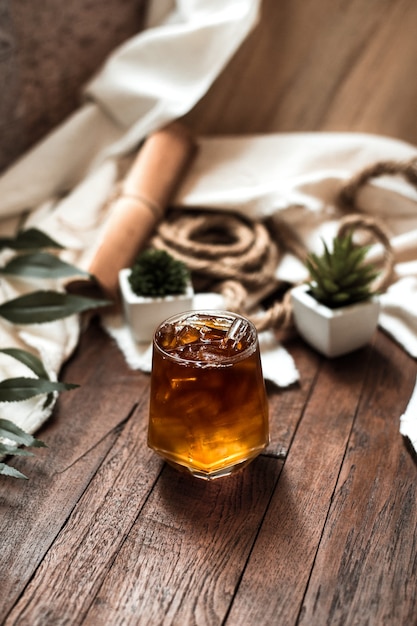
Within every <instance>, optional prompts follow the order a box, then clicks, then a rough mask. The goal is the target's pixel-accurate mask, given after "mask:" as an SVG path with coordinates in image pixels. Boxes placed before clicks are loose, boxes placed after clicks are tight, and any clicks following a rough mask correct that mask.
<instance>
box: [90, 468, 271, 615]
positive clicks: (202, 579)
mask: <svg viewBox="0 0 417 626" xmlns="http://www.w3.org/2000/svg"><path fill="white" fill-rule="evenodd" d="M280 469H281V463H280V462H277V461H275V460H271V459H265V458H263V457H260V458H258V459H256V460H255V461H254V462H253V463H252V464H251V465H250V466H249V467H248V468H247V470H248V471H247V472H240V473H239V474H237V475H235V476H232V477H230V479H228V480H225V481H221V480H218V481H214V482H203V481H196V480H194V479H192V478H191V477H189V476H186V475H182V474H180V473H178V472H176V471H174V470H172V469H170V468H169V467H166V468H165V469H164V472H163V473H162V475H161V478H160V480H159V481H158V484H157V485H156V487H155V489H154V490H153V492H152V494H151V496H150V498H149V500H148V501H147V503H146V506H145V507H144V510H143V511H142V514H141V516H140V518H139V519H138V520H137V522H136V523H135V525H134V527H133V528H132V531H131V532H130V534H129V537H128V538H127V540H126V542H125V544H124V546H123V548H122V549H121V550H120V552H119V554H118V557H117V559H116V560H115V562H114V565H113V567H112V569H111V571H110V572H109V575H108V577H107V579H106V581H105V583H104V585H103V586H102V588H101V589H100V591H99V593H98V594H97V597H96V598H95V600H94V602H93V604H92V607H91V610H90V612H89V614H88V615H87V618H86V620H85V621H84V624H86V625H87V624H88V625H91V626H95V625H96V624H103V623H111V624H113V625H115V626H116V625H118V624H132V626H133V625H136V624H141V625H145V624H146V625H148V626H154V625H155V624H162V623H169V624H177V625H178V626H181V625H182V624H201V625H203V624H207V625H208V624H211V625H214V624H218V625H220V624H222V622H223V619H224V617H225V615H226V612H227V610H228V607H229V604H230V602H231V599H232V598H233V595H234V591H235V588H236V586H237V584H238V582H239V578H240V575H241V571H242V569H243V568H244V566H245V563H246V561H247V559H248V556H249V553H250V550H251V548H252V545H253V543H254V541H255V539H256V535H257V531H258V527H259V524H260V522H261V520H262V518H263V516H264V514H265V511H266V508H267V506H268V503H269V500H270V497H271V494H272V491H273V489H274V486H275V483H276V480H277V478H278V475H279V472H280Z"/></svg>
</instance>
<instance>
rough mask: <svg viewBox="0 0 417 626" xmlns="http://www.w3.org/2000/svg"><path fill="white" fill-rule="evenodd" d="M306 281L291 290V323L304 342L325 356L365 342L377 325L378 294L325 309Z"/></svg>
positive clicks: (355, 348) (346, 350)
mask: <svg viewBox="0 0 417 626" xmlns="http://www.w3.org/2000/svg"><path fill="white" fill-rule="evenodd" d="M308 291H309V287H308V285H307V284H303V285H299V286H297V287H294V288H293V289H292V291H291V301H292V306H293V315H294V324H295V327H296V329H297V331H298V332H299V334H300V335H301V337H303V339H304V340H305V341H307V343H309V344H310V345H311V346H312V347H313V348H315V349H316V350H318V351H319V352H321V354H324V355H325V356H328V357H336V356H341V355H342V354H347V353H349V352H353V351H354V350H357V349H358V348H361V347H362V346H364V345H366V344H367V343H368V341H369V340H370V339H371V337H372V335H373V333H374V332H375V330H376V327H377V325H378V316H379V310H380V301H379V298H378V296H373V297H372V298H370V299H369V300H364V301H362V302H358V303H356V304H350V305H348V306H345V307H340V308H337V309H329V308H328V307H327V306H325V305H324V304H320V303H319V302H317V300H315V299H314V298H313V297H312V296H311V295H310V294H309V293H308Z"/></svg>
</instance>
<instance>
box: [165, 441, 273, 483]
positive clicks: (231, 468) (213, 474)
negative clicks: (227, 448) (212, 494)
mask: <svg viewBox="0 0 417 626" xmlns="http://www.w3.org/2000/svg"><path fill="white" fill-rule="evenodd" d="M265 448H266V445H265V446H263V447H262V448H260V449H257V450H256V451H255V452H253V454H251V455H250V456H248V457H246V458H245V459H243V460H241V461H235V462H234V463H231V464H229V465H227V466H225V467H220V468H218V469H210V470H204V469H201V468H196V467H192V466H190V465H185V464H182V463H177V462H176V461H174V460H173V459H172V458H169V457H168V456H167V455H165V454H161V453H160V452H159V451H158V450H155V452H156V453H157V454H159V456H161V457H162V458H163V459H164V461H166V462H167V463H168V464H169V465H170V466H171V467H173V468H175V469H176V470H178V471H180V472H182V473H183V474H184V473H185V474H191V476H194V477H195V478H200V479H202V480H216V479H217V478H223V477H225V476H230V475H231V474H235V473H236V472H238V471H240V470H242V469H243V468H244V467H246V466H247V465H249V463H251V461H253V460H254V459H255V458H256V457H257V456H259V455H260V454H261V452H262V450H264V449H265Z"/></svg>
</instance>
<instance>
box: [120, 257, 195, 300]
mask: <svg viewBox="0 0 417 626" xmlns="http://www.w3.org/2000/svg"><path fill="white" fill-rule="evenodd" d="M189 280H190V273H189V270H188V268H187V266H186V265H185V263H183V262H182V261H178V260H177V259H174V257H173V256H171V255H170V254H169V253H168V252H166V251H165V250H154V249H149V250H145V251H144V252H142V253H141V254H140V255H139V256H138V257H137V259H136V260H135V262H134V264H133V265H132V271H131V273H130V275H129V283H130V286H131V288H132V291H133V292H134V293H135V294H136V295H138V296H145V297H163V296H168V295H179V294H183V293H185V291H186V287H187V283H188V282H189Z"/></svg>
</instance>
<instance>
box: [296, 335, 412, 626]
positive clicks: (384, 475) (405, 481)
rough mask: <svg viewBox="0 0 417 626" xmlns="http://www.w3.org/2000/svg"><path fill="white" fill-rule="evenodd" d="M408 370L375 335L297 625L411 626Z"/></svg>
mask: <svg viewBox="0 0 417 626" xmlns="http://www.w3.org/2000/svg"><path fill="white" fill-rule="evenodd" d="M413 366H414V363H411V359H410V358H409V357H407V355H405V354H404V353H403V352H402V351H401V350H398V349H393V347H392V344H391V342H390V340H389V339H388V338H387V337H386V336H384V335H383V334H382V333H381V334H380V335H379V337H378V342H377V344H376V349H375V351H374V353H373V354H372V358H371V362H370V364H369V369H368V371H367V374H366V378H365V381H364V388H363V394H362V397H361V400H360V404H359V407H358V413H357V416H356V418H355V421H354V427H353V430H352V433H351V436H350V439H349V446H348V448H347V453H346V457H345V458H344V461H343V466H342V470H341V473H340V476H339V479H338V484H337V487H336V490H335V494H334V497H333V499H332V505H331V509H330V511H329V517H328V519H327V523H326V527H325V530H324V533H323V537H322V540H321V543H320V548H319V551H318V554H317V557H316V560H315V564H314V568H313V573H312V576H311V579H310V582H309V586H308V588H307V593H306V596H305V599H304V606H303V612H302V619H301V620H300V622H299V624H300V625H303V626H307V625H308V624H322V623H325V622H327V623H331V624H340V625H342V624H350V623H359V624H365V623H368V624H415V623H416V618H417V594H416V586H415V581H416V575H417V557H416V550H417V536H416V528H417V482H416V467H415V464H414V461H413V457H412V456H411V455H410V451H409V450H408V449H407V448H406V446H405V445H404V441H403V440H402V437H401V435H400V434H399V432H398V417H399V415H401V414H402V413H403V412H404V410H405V408H406V401H405V397H404V391H405V390H406V389H409V390H410V393H411V391H412V389H413V386H414V383H415V367H413Z"/></svg>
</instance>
